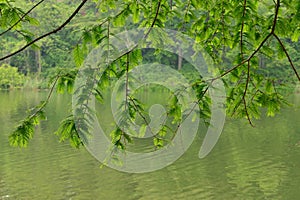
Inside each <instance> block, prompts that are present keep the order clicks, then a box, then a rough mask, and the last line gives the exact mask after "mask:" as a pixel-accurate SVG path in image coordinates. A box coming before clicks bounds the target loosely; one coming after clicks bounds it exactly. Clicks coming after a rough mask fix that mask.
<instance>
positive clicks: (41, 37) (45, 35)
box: [0, 0, 87, 61]
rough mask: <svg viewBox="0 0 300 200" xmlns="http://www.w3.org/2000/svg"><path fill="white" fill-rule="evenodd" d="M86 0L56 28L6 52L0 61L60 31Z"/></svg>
mask: <svg viewBox="0 0 300 200" xmlns="http://www.w3.org/2000/svg"><path fill="white" fill-rule="evenodd" d="M86 2H87V0H82V2H81V4H80V5H79V6H78V7H77V9H76V10H75V11H74V12H73V13H72V15H71V16H70V17H69V18H68V19H67V20H66V21H65V22H64V23H63V24H62V25H60V26H59V27H58V28H56V29H54V30H52V31H50V32H48V33H46V34H44V35H41V36H40V37H37V38H36V39H34V40H32V41H31V42H29V43H27V44H26V45H25V46H23V47H22V48H20V49H18V50H17V51H15V52H13V53H11V54H8V55H6V56H4V57H2V58H0V61H1V60H5V59H7V58H9V57H12V56H14V55H16V54H18V53H20V52H22V51H23V50H25V49H27V48H28V47H30V46H31V45H32V44H34V43H36V42H37V41H39V40H41V39H43V38H45V37H48V36H49V35H52V34H54V33H57V32H58V31H60V30H61V29H63V28H64V27H65V26H66V25H67V24H69V23H70V22H71V20H72V19H73V18H74V17H75V16H76V15H77V13H78V12H79V10H80V9H81V8H82V7H83V6H84V4H85V3H86Z"/></svg>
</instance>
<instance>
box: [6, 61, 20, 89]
mask: <svg viewBox="0 0 300 200" xmlns="http://www.w3.org/2000/svg"><path fill="white" fill-rule="evenodd" d="M24 82H25V77H24V75H23V74H20V73H19V72H18V68H17V67H11V66H9V65H7V64H3V65H2V66H0V88H1V89H10V88H19V87H22V85H23V84H24Z"/></svg>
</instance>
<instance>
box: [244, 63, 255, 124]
mask: <svg viewBox="0 0 300 200" xmlns="http://www.w3.org/2000/svg"><path fill="white" fill-rule="evenodd" d="M247 64H248V65H247V80H246V85H245V90H244V94H243V102H244V109H245V112H246V116H247V119H248V121H249V123H250V125H251V126H252V127H254V125H253V123H252V121H251V118H250V116H249V113H248V108H247V102H246V94H247V90H248V85H249V81H250V61H248V63H247Z"/></svg>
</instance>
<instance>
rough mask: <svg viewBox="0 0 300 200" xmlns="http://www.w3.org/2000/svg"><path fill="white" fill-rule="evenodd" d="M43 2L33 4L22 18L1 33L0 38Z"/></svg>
mask: <svg viewBox="0 0 300 200" xmlns="http://www.w3.org/2000/svg"><path fill="white" fill-rule="evenodd" d="M43 1H45V0H41V1H39V2H38V3H37V4H35V5H34V6H33V7H32V8H31V9H30V10H28V11H27V12H26V13H25V14H24V15H22V17H20V19H19V20H18V21H16V22H15V23H14V24H13V25H12V26H10V27H9V28H8V29H6V30H5V31H3V32H2V33H0V36H2V35H4V34H5V33H7V32H8V31H10V30H11V29H13V28H14V27H15V26H16V25H18V24H19V23H20V22H21V21H22V20H23V19H24V18H25V17H26V16H27V15H28V14H29V13H30V12H31V11H32V10H33V9H35V8H36V7H37V6H39V5H40V4H41V3H43Z"/></svg>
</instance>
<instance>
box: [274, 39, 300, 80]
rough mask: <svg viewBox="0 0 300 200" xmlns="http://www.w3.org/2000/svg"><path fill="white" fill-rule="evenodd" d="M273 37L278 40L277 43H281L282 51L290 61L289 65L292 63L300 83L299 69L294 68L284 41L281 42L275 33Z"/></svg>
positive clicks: (292, 65)
mask: <svg viewBox="0 0 300 200" xmlns="http://www.w3.org/2000/svg"><path fill="white" fill-rule="evenodd" d="M273 35H274V37H275V38H276V39H277V41H278V42H279V44H280V46H281V48H282V50H283V51H284V53H285V55H286V57H287V59H288V60H289V63H290V65H291V67H292V69H293V71H294V73H295V74H296V76H297V78H298V80H299V81H300V76H299V73H298V72H297V69H296V67H295V66H294V64H293V61H292V59H291V57H290V55H289V54H288V52H287V50H286V48H285V46H284V45H283V43H282V41H281V40H280V38H279V37H278V36H277V35H276V34H275V33H274V34H273Z"/></svg>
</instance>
